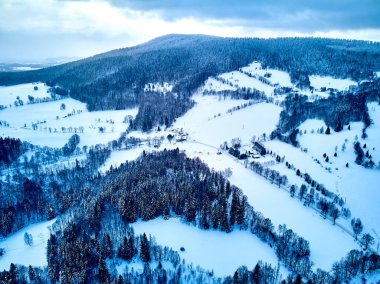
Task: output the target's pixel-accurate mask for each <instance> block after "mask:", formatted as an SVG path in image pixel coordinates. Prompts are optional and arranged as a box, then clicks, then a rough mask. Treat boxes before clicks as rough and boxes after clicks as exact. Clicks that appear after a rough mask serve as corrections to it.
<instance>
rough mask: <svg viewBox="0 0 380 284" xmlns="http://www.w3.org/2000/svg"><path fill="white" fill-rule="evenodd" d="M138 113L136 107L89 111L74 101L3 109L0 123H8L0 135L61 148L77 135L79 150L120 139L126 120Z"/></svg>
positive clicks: (83, 105)
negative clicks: (79, 140)
mask: <svg viewBox="0 0 380 284" xmlns="http://www.w3.org/2000/svg"><path fill="white" fill-rule="evenodd" d="M62 105H64V107H62ZM137 111H138V110H137V108H134V109H129V110H118V111H95V112H88V111H87V108H86V105H85V104H84V103H81V102H79V101H77V100H74V99H71V98H67V99H62V100H58V101H52V102H45V103H38V104H30V105H24V106H19V107H17V108H16V107H13V108H7V109H4V110H0V121H6V122H7V123H8V124H9V127H8V126H7V127H4V126H0V135H1V136H3V137H5V136H10V137H15V138H20V139H21V140H24V141H28V142H30V143H32V144H35V145H40V146H50V147H62V146H63V145H64V144H65V143H66V142H67V141H68V139H69V138H70V137H71V136H72V135H73V134H74V133H77V134H78V135H79V136H80V138H81V143H80V147H81V146H84V145H87V146H91V145H96V144H106V143H108V142H109V141H112V140H114V139H117V138H119V136H120V134H121V132H124V131H125V130H126V129H127V127H128V124H127V123H125V122H124V119H125V117H128V116H130V117H135V116H136V114H137ZM20 114H22V115H20ZM100 129H102V131H100Z"/></svg>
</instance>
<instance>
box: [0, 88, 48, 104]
mask: <svg viewBox="0 0 380 284" xmlns="http://www.w3.org/2000/svg"><path fill="white" fill-rule="evenodd" d="M34 87H37V88H38V90H34ZM48 89H49V87H48V86H46V85H45V84H43V83H33V84H32V83H30V84H20V85H14V86H7V87H3V86H0V105H3V106H6V107H9V106H10V105H11V107H14V102H15V101H16V99H17V97H19V98H20V100H22V101H23V103H24V104H26V103H27V102H28V96H29V95H30V96H33V97H34V98H40V99H41V98H51V96H50V94H49V93H47V91H48Z"/></svg>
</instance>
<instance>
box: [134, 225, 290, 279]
mask: <svg viewBox="0 0 380 284" xmlns="http://www.w3.org/2000/svg"><path fill="white" fill-rule="evenodd" d="M132 226H133V228H134V231H135V234H143V233H146V234H147V235H148V234H150V235H152V236H154V237H155V239H156V241H157V243H158V244H159V245H163V246H167V247H171V248H173V249H174V250H176V251H180V248H181V247H183V248H185V251H184V252H180V256H181V257H182V258H183V259H185V260H186V262H188V263H193V264H194V265H199V266H201V267H202V268H205V269H208V270H213V271H214V273H215V276H217V277H222V276H227V275H233V273H234V272H235V271H236V269H237V268H238V267H239V266H241V265H246V266H247V267H248V269H252V268H253V267H254V266H255V265H256V263H257V262H258V261H259V260H262V261H264V262H267V263H270V264H272V265H273V266H277V265H278V260H277V257H276V255H275V253H274V251H273V250H272V249H271V248H270V247H269V246H268V245H267V244H265V243H263V242H262V241H260V240H259V239H258V238H257V237H255V236H254V235H252V234H250V233H249V232H246V231H236V230H235V231H233V232H231V233H229V234H227V233H224V232H219V231H214V230H208V231H206V230H201V229H198V228H196V227H194V226H190V225H187V224H184V223H181V221H180V220H179V219H178V218H172V219H169V220H167V221H165V220H164V219H162V218H157V219H155V220H152V221H148V222H141V221H140V222H137V223H135V224H132ZM173 232H175V233H173ZM281 273H282V274H283V275H285V274H286V270H285V269H281Z"/></svg>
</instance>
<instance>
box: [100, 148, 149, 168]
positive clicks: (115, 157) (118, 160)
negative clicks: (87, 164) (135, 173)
mask: <svg viewBox="0 0 380 284" xmlns="http://www.w3.org/2000/svg"><path fill="white" fill-rule="evenodd" d="M144 150H146V151H151V150H152V148H149V147H148V146H142V147H137V148H133V149H129V150H121V151H114V152H112V153H111V156H110V157H109V158H108V159H107V161H106V162H105V163H104V165H103V166H101V167H100V169H99V170H100V171H101V172H106V171H108V170H109V169H110V167H111V166H112V167H113V168H117V167H119V166H120V165H121V164H122V163H125V162H126V161H133V160H136V159H137V158H138V157H139V156H140V155H141V154H142V152H143V151H144Z"/></svg>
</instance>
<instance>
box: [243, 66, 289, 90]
mask: <svg viewBox="0 0 380 284" xmlns="http://www.w3.org/2000/svg"><path fill="white" fill-rule="evenodd" d="M241 70H242V71H244V72H247V73H250V74H252V75H259V76H264V75H265V74H266V73H269V74H271V76H270V77H269V78H266V79H267V80H268V81H270V82H271V83H272V84H279V85H280V86H282V87H291V86H293V84H292V82H291V80H290V75H289V73H287V72H285V71H281V70H277V69H271V68H266V69H265V68H262V66H261V63H259V62H253V63H251V64H249V65H248V66H247V67H243V68H241Z"/></svg>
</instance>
